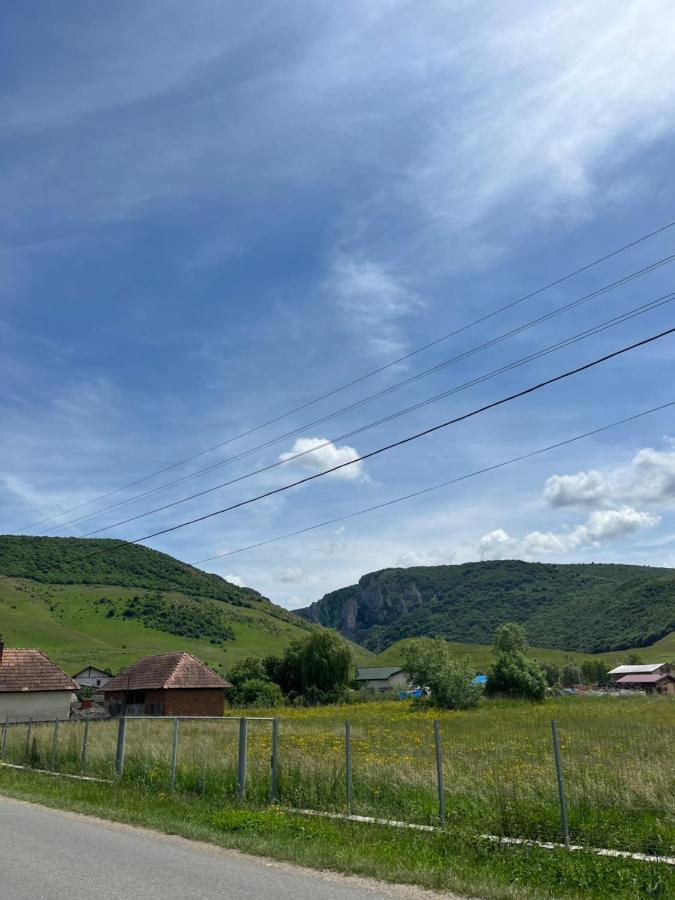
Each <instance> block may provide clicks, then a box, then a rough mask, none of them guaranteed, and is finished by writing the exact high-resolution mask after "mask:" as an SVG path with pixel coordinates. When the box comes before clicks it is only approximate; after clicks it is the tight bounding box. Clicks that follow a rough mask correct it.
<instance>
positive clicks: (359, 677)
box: [356, 666, 410, 691]
mask: <svg viewBox="0 0 675 900" xmlns="http://www.w3.org/2000/svg"><path fill="white" fill-rule="evenodd" d="M356 681H357V682H358V685H359V687H363V688H366V689H368V690H371V691H387V690H389V689H390V688H401V687H409V686H410V679H409V678H408V675H407V673H406V671H405V669H404V668H403V667H402V666H358V667H357V669H356Z"/></svg>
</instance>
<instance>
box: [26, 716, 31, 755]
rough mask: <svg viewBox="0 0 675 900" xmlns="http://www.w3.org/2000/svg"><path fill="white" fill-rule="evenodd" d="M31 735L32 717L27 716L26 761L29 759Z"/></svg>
mask: <svg viewBox="0 0 675 900" xmlns="http://www.w3.org/2000/svg"><path fill="white" fill-rule="evenodd" d="M32 735H33V717H32V716H28V731H27V732H26V753H25V756H26V761H27V762H28V761H29V760H30V739H31V737H32Z"/></svg>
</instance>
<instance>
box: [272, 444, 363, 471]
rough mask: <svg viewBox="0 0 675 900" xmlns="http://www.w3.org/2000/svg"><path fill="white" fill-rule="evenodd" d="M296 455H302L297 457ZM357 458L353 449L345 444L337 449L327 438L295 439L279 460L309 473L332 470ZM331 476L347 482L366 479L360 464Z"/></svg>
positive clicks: (357, 463) (347, 467)
mask: <svg viewBox="0 0 675 900" xmlns="http://www.w3.org/2000/svg"><path fill="white" fill-rule="evenodd" d="M298 454H304V455H302V456H299V457H298ZM358 456H359V453H358V451H357V450H356V449H355V448H354V447H349V446H347V445H346V444H345V445H344V446H343V447H338V446H336V445H335V444H333V443H332V441H329V440H328V439H327V438H297V440H296V441H295V443H294V444H293V446H292V447H291V449H290V450H289V451H288V452H287V453H282V454H280V456H279V459H280V460H281V461H282V462H288V463H289V464H292V465H297V466H302V468H303V469H307V470H308V471H310V472H323V471H324V470H325V469H332V468H333V467H334V466H340V465H344V464H345V463H348V462H350V461H351V460H353V459H358ZM294 457H298V458H294ZM332 476H333V477H335V478H344V479H345V480H347V481H359V480H363V479H365V478H366V477H367V476H366V473H365V471H364V468H363V463H362V462H356V463H354V464H353V465H351V466H346V467H345V468H344V469H338V471H337V472H333V473H332Z"/></svg>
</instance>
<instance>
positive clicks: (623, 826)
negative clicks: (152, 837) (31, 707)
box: [6, 696, 675, 855]
mask: <svg viewBox="0 0 675 900" xmlns="http://www.w3.org/2000/svg"><path fill="white" fill-rule="evenodd" d="M242 713H243V714H245V715H251V714H252V711H251V710H245V711H242ZM232 714H234V715H236V711H232ZM275 714H277V715H278V718H279V743H278V762H279V766H278V772H279V779H278V799H279V801H280V802H281V803H282V804H283V805H284V806H291V807H300V808H311V809H317V810H331V811H345V809H346V778H345V775H346V773H345V732H344V722H345V720H346V719H349V720H350V722H351V754H352V776H353V806H352V811H353V812H354V813H357V814H362V815H372V816H377V817H385V818H395V819H402V820H406V821H410V822H418V823H420V824H437V822H438V798H437V791H436V765H435V753H434V743H433V720H434V719H435V718H437V719H438V720H439V722H440V733H441V742H442V761H443V775H444V782H445V805H446V811H447V824H448V827H462V828H466V827H467V826H468V827H471V828H474V829H475V830H476V831H477V832H489V833H494V834H500V835H509V836H519V837H528V838H539V839H546V840H559V839H560V810H559V805H558V794H557V783H556V775H555V766H554V760H553V753H552V743H551V730H550V720H551V719H556V720H557V721H558V729H559V733H560V739H561V753H562V759H563V768H564V775H565V786H566V796H567V802H568V807H569V821H570V831H571V838H572V841H573V842H576V843H581V844H588V845H595V846H607V847H615V848H617V849H624V850H637V851H643V852H649V853H660V854H670V855H672V854H673V852H675V761H674V760H675V755H674V754H673V746H674V745H675V702H674V701H673V700H671V699H669V698H646V697H643V696H636V697H630V698H614V697H578V698H574V697H564V698H559V699H556V700H550V701H547V702H546V703H544V704H540V705H532V704H527V703H517V702H506V701H493V702H485V703H484V704H483V705H481V707H480V708H479V709H477V710H473V711H467V712H439V711H434V710H429V709H416V708H414V707H411V706H410V705H409V704H408V703H399V702H382V703H368V704H362V705H351V706H347V707H321V708H313V709H290V708H289V709H283V710H260V711H256V712H255V715H261V716H262V715H269V716H274V715H275ZM117 727H118V726H117V722H114V721H113V722H96V723H91V725H90V728H89V744H88V749H87V759H86V765H85V772H86V773H87V774H92V775H97V776H100V777H112V776H113V774H114V759H115V746H116V734H117ZM172 729H173V723H172V722H171V721H170V720H168V719H153V720H148V719H138V720H133V719H130V720H128V721H127V734H126V759H125V771H124V778H125V780H127V781H129V782H131V783H135V784H138V785H139V787H143V788H144V789H146V790H148V791H157V792H159V793H165V792H167V791H168V790H169V788H170V770H171V756H172ZM52 736H53V729H52V726H50V725H39V726H33V729H32V735H31V742H30V746H29V745H28V742H27V740H26V738H27V726H25V725H21V726H11V727H10V729H9V734H8V740H7V749H6V759H7V761H9V762H19V763H22V764H26V765H31V766H33V767H36V768H50V766H51V751H52ZM82 737H83V724H82V723H62V724H61V725H60V726H59V733H58V745H57V753H56V757H55V767H56V768H58V769H59V771H64V772H71V773H77V772H79V771H80V751H81V745H82ZM271 739H272V728H271V721H249V723H248V752H247V786H246V788H247V790H246V801H247V802H248V803H249V804H251V805H257V806H262V805H264V804H266V803H268V802H269V799H270V792H271V767H270V759H271V753H272V740H271ZM238 749H239V721H238V719H236V718H224V719H222V720H208V721H206V720H193V721H190V720H182V721H181V722H180V725H179V741H178V754H177V761H176V775H175V790H176V791H177V792H182V793H185V794H188V795H190V794H191V795H201V796H204V797H205V798H210V799H213V800H222V801H223V802H226V801H232V800H234V799H236V796H237V764H238Z"/></svg>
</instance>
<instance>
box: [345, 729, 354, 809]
mask: <svg viewBox="0 0 675 900" xmlns="http://www.w3.org/2000/svg"><path fill="white" fill-rule="evenodd" d="M345 788H346V793H347V815H350V816H351V814H352V807H353V791H352V788H353V785H352V725H351V722H349V721H347V722H345Z"/></svg>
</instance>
